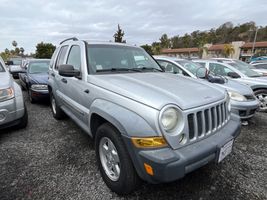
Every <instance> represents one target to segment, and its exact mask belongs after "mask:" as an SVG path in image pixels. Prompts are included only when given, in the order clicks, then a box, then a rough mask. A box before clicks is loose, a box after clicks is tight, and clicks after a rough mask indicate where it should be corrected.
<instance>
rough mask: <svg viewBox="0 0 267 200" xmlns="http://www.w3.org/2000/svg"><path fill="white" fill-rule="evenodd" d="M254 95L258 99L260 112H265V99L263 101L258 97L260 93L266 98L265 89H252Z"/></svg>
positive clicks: (266, 107) (266, 110) (266, 104)
mask: <svg viewBox="0 0 267 200" xmlns="http://www.w3.org/2000/svg"><path fill="white" fill-rule="evenodd" d="M254 94H255V96H256V97H257V99H258V100H259V101H260V108H259V111H260V112H267V102H266V100H265V101H264V100H263V99H260V98H259V96H260V95H262V96H263V97H265V98H267V89H260V90H255V91H254Z"/></svg>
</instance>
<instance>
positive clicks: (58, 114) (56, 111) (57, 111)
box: [50, 92, 65, 120]
mask: <svg viewBox="0 0 267 200" xmlns="http://www.w3.org/2000/svg"><path fill="white" fill-rule="evenodd" d="M50 104H51V110H52V114H53V117H54V118H55V119H57V120H60V119H63V118H64V117H65V113H64V112H63V110H61V108H60V107H59V106H58V104H57V101H56V99H55V97H54V95H53V93H52V92H51V93H50Z"/></svg>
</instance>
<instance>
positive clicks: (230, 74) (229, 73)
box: [227, 72, 241, 78]
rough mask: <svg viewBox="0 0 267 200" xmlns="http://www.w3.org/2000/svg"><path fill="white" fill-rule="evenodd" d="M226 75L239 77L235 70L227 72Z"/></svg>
mask: <svg viewBox="0 0 267 200" xmlns="http://www.w3.org/2000/svg"><path fill="white" fill-rule="evenodd" d="M227 76H229V77H231V78H240V77H241V76H240V75H239V74H238V73H236V72H228V73H227Z"/></svg>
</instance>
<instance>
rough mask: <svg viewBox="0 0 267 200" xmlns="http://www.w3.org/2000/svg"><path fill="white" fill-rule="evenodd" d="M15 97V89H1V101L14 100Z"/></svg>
mask: <svg viewBox="0 0 267 200" xmlns="http://www.w3.org/2000/svg"><path fill="white" fill-rule="evenodd" d="M13 97H14V90H13V88H11V87H10V88H7V89H0V101H5V100H8V99H12V98H13Z"/></svg>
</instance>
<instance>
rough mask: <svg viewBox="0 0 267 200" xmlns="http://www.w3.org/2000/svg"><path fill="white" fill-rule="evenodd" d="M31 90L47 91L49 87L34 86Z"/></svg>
mask: <svg viewBox="0 0 267 200" xmlns="http://www.w3.org/2000/svg"><path fill="white" fill-rule="evenodd" d="M31 89H33V90H47V85H39V84H33V85H32V86H31Z"/></svg>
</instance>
